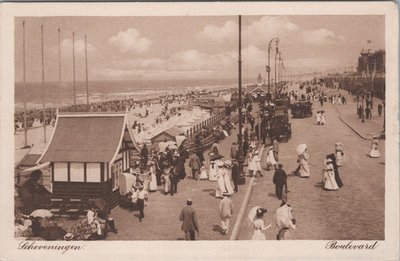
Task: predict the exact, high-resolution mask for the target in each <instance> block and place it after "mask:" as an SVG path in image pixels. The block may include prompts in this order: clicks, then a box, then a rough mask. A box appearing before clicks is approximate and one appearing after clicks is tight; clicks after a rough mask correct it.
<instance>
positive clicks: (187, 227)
mask: <svg viewBox="0 0 400 261" xmlns="http://www.w3.org/2000/svg"><path fill="white" fill-rule="evenodd" d="M192 205H193V201H192V199H190V198H189V199H188V200H187V201H186V207H184V208H183V209H182V211H181V214H180V215H179V220H180V221H182V226H181V230H182V231H184V232H185V240H196V235H195V231H197V233H198V234H200V232H199V225H198V223H197V216H196V211H195V210H194V208H192Z"/></svg>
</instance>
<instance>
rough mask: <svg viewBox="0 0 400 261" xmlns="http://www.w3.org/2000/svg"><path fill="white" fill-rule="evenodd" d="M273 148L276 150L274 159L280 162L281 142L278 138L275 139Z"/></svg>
mask: <svg viewBox="0 0 400 261" xmlns="http://www.w3.org/2000/svg"><path fill="white" fill-rule="evenodd" d="M272 147H273V149H274V157H275V160H276V161H279V158H278V155H279V141H278V138H277V137H274V141H273V142H272Z"/></svg>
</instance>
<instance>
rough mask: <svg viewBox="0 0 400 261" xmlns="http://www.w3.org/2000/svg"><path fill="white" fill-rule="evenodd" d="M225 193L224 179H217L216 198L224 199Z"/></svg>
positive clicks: (220, 177)
mask: <svg viewBox="0 0 400 261" xmlns="http://www.w3.org/2000/svg"><path fill="white" fill-rule="evenodd" d="M224 193H225V181H224V177H222V176H219V177H218V178H217V184H216V188H215V197H216V198H222V196H223V194H224Z"/></svg>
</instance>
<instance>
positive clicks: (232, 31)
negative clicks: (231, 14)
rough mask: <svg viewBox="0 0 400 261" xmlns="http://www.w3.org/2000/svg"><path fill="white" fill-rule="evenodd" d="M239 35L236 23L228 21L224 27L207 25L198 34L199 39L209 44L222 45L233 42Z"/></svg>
mask: <svg viewBox="0 0 400 261" xmlns="http://www.w3.org/2000/svg"><path fill="white" fill-rule="evenodd" d="M237 34H238V25H237V23H236V22H234V21H231V20H229V21H227V22H226V23H225V24H224V25H223V26H221V27H218V26H216V25H207V26H206V27H204V29H203V31H201V32H200V33H198V34H197V38H199V39H200V40H203V41H205V42H209V43H215V44H221V43H224V42H227V41H231V40H232V39H233V38H234V37H235V36H237Z"/></svg>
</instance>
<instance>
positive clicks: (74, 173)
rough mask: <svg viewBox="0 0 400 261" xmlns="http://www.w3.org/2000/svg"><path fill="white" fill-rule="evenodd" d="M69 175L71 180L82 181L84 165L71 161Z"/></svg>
mask: <svg viewBox="0 0 400 261" xmlns="http://www.w3.org/2000/svg"><path fill="white" fill-rule="evenodd" d="M69 171H70V175H71V179H70V180H71V181H72V182H83V181H84V176H85V173H84V165H83V163H71V165H70V170H69Z"/></svg>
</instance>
